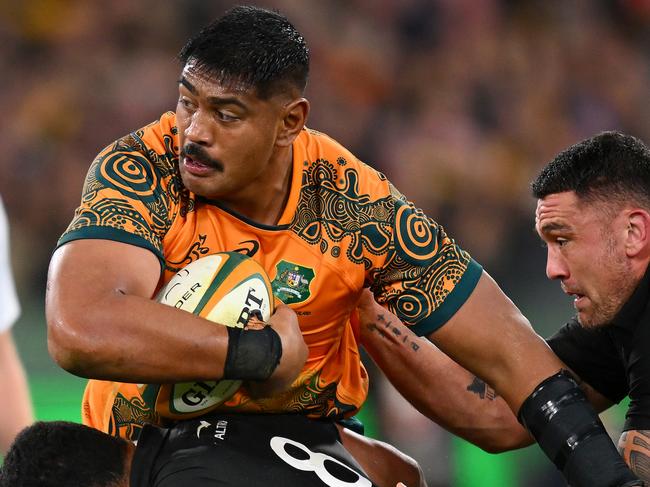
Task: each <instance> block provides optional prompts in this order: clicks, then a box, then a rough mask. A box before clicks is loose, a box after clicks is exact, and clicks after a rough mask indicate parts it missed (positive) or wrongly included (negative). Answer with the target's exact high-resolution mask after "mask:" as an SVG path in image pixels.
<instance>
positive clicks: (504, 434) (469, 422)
mask: <svg viewBox="0 0 650 487" xmlns="http://www.w3.org/2000/svg"><path fill="white" fill-rule="evenodd" d="M357 309H358V313H359V315H358V316H359V325H360V335H361V343H362V345H363V346H364V348H365V349H366V350H367V351H368V353H369V354H370V356H371V357H372V359H373V360H374V361H375V363H376V364H377V365H378V367H379V368H380V369H381V370H382V372H384V374H385V375H386V377H387V378H388V379H389V380H390V382H391V383H392V384H393V385H394V386H395V388H396V389H397V390H398V391H399V392H400V394H402V395H403V396H404V397H405V398H406V399H407V400H408V401H409V402H410V403H411V404H412V405H413V406H414V407H415V408H416V409H417V410H418V411H420V412H421V413H422V414H424V415H425V416H427V417H428V418H429V419H431V420H432V421H435V422H436V423H437V424H439V425H440V426H442V427H443V428H445V429H446V430H448V431H450V432H451V433H454V434H455V435H457V436H460V437H461V438H464V439H466V440H467V441H470V442H472V443H474V444H475V445H477V446H479V447H481V448H482V449H484V450H486V451H488V452H490V453H497V452H502V451H506V450H511V449H514V448H519V447H522V446H525V445H529V444H531V443H532V442H533V441H534V440H533V439H532V438H531V437H530V435H529V434H528V432H527V431H526V430H525V429H524V428H523V426H521V424H520V423H519V422H518V421H517V418H516V417H515V415H514V414H513V413H512V411H511V410H510V408H509V407H508V405H507V404H506V402H505V401H504V400H503V399H502V398H500V397H499V396H498V395H497V394H496V392H495V391H494V389H493V388H492V387H490V386H489V385H487V384H486V383H485V382H484V381H483V380H482V379H480V378H478V377H476V376H475V375H474V374H472V373H471V372H468V371H467V370H466V369H464V368H462V367H461V366H460V365H458V364H457V363H456V362H454V361H453V360H452V359H450V358H449V357H448V356H447V355H445V354H444V353H442V352H441V351H440V349H438V348H437V347H436V346H435V345H434V344H432V343H431V342H430V341H429V340H427V339H426V338H421V337H418V336H417V335H415V333H413V332H412V331H411V330H410V329H409V328H408V327H406V326H405V325H404V324H402V322H401V321H400V320H399V319H398V318H397V317H396V316H395V315H394V314H393V313H391V312H390V311H387V310H386V309H384V308H383V307H382V306H380V305H379V304H377V303H376V302H375V300H374V299H373V297H372V294H370V292H369V291H364V294H363V296H362V298H361V300H360V301H359V304H358V308H357Z"/></svg>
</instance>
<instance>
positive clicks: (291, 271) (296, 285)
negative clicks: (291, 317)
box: [271, 260, 315, 304]
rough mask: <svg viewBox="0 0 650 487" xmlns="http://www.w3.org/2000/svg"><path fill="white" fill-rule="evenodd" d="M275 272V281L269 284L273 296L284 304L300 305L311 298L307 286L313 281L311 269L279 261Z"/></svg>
mask: <svg viewBox="0 0 650 487" xmlns="http://www.w3.org/2000/svg"><path fill="white" fill-rule="evenodd" d="M275 270H276V274H275V279H273V282H272V283H271V285H272V286H273V294H274V295H275V297H276V298H278V299H279V300H280V301H282V302H283V303H284V304H294V303H302V302H303V301H306V300H307V299H308V298H309V296H311V292H310V290H309V285H310V284H311V281H312V280H313V279H314V275H315V274H314V270H313V269H311V268H310V267H305V266H301V265H299V264H294V263H293V262H287V261H286V260H281V261H280V262H278V263H277V264H276V266H275Z"/></svg>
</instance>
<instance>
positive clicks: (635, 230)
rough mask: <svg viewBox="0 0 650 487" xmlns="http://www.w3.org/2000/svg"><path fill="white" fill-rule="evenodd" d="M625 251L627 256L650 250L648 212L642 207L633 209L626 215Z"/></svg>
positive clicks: (649, 215) (649, 220)
mask: <svg viewBox="0 0 650 487" xmlns="http://www.w3.org/2000/svg"><path fill="white" fill-rule="evenodd" d="M625 251H626V253H627V255H628V257H635V256H637V255H638V254H639V253H641V252H644V251H645V253H649V252H650V214H649V213H648V212H647V211H645V210H643V209H635V210H633V211H631V212H630V213H629V214H628V216H627V231H626V238H625Z"/></svg>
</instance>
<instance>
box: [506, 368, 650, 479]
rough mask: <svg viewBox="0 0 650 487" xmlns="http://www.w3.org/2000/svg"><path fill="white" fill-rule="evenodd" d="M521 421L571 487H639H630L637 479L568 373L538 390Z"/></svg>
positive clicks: (522, 411) (524, 407)
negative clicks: (627, 486)
mask: <svg viewBox="0 0 650 487" xmlns="http://www.w3.org/2000/svg"><path fill="white" fill-rule="evenodd" d="M517 417H518V418H519V421H520V422H521V423H522V424H523V425H524V426H525V427H526V429H528V431H529V432H530V433H531V434H532V435H533V436H534V437H535V439H536V440H537V442H538V443H539V446H540V448H541V449H542V450H543V451H544V453H546V456H548V457H549V458H550V459H551V461H552V462H553V463H554V464H555V466H556V467H557V468H558V469H559V470H560V471H562V473H563V474H564V477H565V479H566V480H567V482H568V483H569V485H571V486H572V487H587V486H589V487H614V486H623V485H635V484H634V483H632V484H627V482H633V481H635V480H637V477H636V476H635V475H634V474H633V473H632V471H631V470H630V469H629V468H628V466H627V465H626V464H625V462H624V461H623V459H622V458H621V456H620V455H619V454H618V452H617V451H616V447H615V446H614V443H612V440H611V439H610V437H609V435H608V434H607V431H606V430H605V427H604V426H603V424H602V423H601V421H600V419H599V418H598V414H596V411H595V410H594V409H593V407H592V406H591V404H589V402H588V401H587V398H586V396H585V394H584V392H582V390H581V389H580V387H578V384H577V383H576V382H575V380H573V378H572V377H571V375H570V374H569V373H568V372H566V371H561V372H559V373H557V374H555V375H553V376H551V377H549V378H548V379H546V380H544V381H543V382H542V383H541V384H540V385H538V386H537V387H536V388H535V390H534V391H533V393H532V394H531V395H530V396H528V398H526V400H525V401H524V403H523V405H522V406H521V409H520V410H519V414H518V415H517ZM639 485H642V484H639Z"/></svg>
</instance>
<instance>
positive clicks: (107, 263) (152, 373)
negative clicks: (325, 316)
mask: <svg viewBox="0 0 650 487" xmlns="http://www.w3.org/2000/svg"><path fill="white" fill-rule="evenodd" d="M159 278H160V264H159V262H158V260H157V259H156V257H155V256H154V254H153V253H151V252H150V251H148V250H145V249H143V248H140V247H136V246H133V245H128V244H124V243H119V242H114V241H109V240H77V241H73V242H70V243H67V244H65V245H63V246H62V247H60V248H59V249H58V250H57V251H56V252H55V253H54V256H53V257H52V261H51V264H50V271H49V279H48V291H47V300H46V313H47V323H48V344H49V349H50V353H51V354H52V356H53V358H54V359H55V360H56V361H57V362H58V363H59V365H61V366H62V367H63V368H64V369H66V370H68V371H70V372H72V373H74V374H76V375H80V376H83V377H90V378H96V379H104V380H114V381H120V382H136V383H173V382H182V381H191V380H215V379H219V378H221V377H222V376H223V373H224V366H225V361H226V356H227V352H228V332H227V330H226V327H225V326H215V324H214V323H211V322H210V321H208V320H206V319H203V318H200V317H198V316H195V315H192V314H190V313H187V312H185V311H181V310H178V309H176V308H174V307H171V306H166V305H163V304H160V303H157V302H155V301H153V300H152V299H151V298H152V296H153V294H154V291H155V289H156V286H157V284H158V280H159ZM270 321H271V323H272V325H273V327H274V329H275V330H276V331H277V332H278V334H279V335H280V339H281V342H282V357H281V359H280V363H279V365H278V367H277V368H276V369H275V372H273V374H272V375H271V377H270V379H271V381H272V383H273V384H274V385H275V386H276V388H277V389H278V390H281V389H283V388H285V387H287V386H288V385H290V384H291V382H292V381H293V380H294V379H295V377H296V376H297V374H298V373H299V372H300V370H301V369H302V366H303V365H304V362H305V360H306V357H307V348H306V345H305V343H304V340H303V339H302V334H301V333H300V328H299V327H298V322H297V318H296V316H295V314H294V313H293V312H292V311H291V310H290V309H289V308H287V307H285V306H280V307H278V309H277V311H276V313H275V314H274V316H273V317H272V318H271V320H270ZM233 378H236V377H233Z"/></svg>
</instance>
